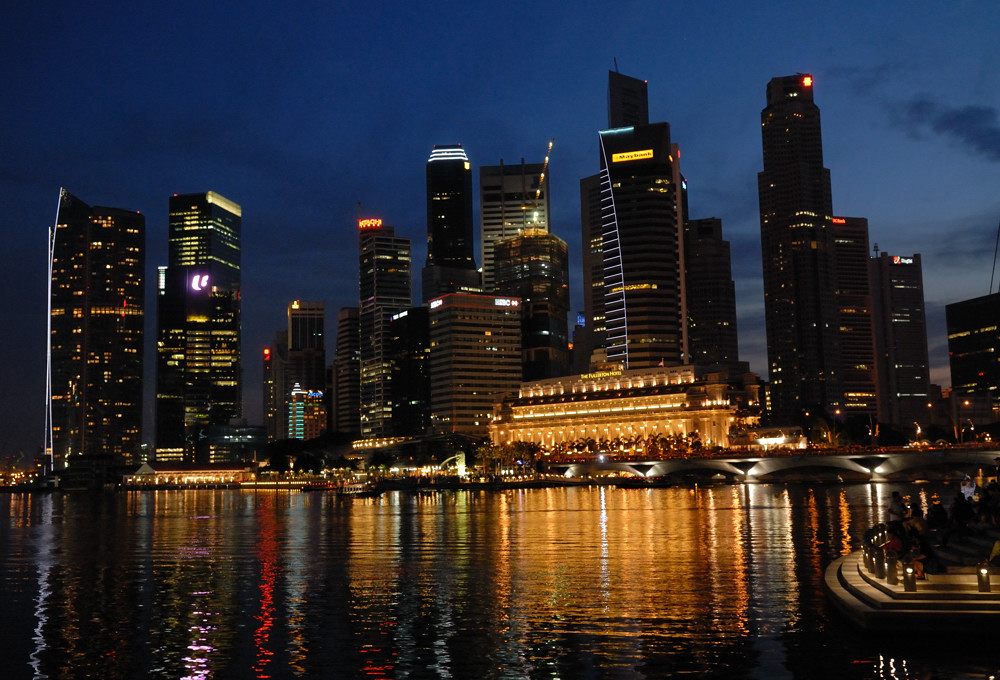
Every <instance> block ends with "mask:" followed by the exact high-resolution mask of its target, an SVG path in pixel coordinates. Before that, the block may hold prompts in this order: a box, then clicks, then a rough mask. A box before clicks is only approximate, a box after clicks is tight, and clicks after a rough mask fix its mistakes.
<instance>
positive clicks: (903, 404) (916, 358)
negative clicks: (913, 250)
mask: <svg viewBox="0 0 1000 680" xmlns="http://www.w3.org/2000/svg"><path fill="white" fill-rule="evenodd" d="M870 266H871V271H872V276H871V281H872V303H873V304H872V307H873V310H874V318H875V350H876V351H875V353H876V356H877V358H878V362H877V363H878V367H879V381H878V383H879V414H878V419H879V421H880V422H883V423H891V424H893V425H895V426H897V427H902V428H904V429H908V428H910V427H911V426H912V427H913V428H914V430H915V429H916V426H915V425H914V423H918V424H920V425H921V426H922V427H926V426H927V424H928V423H929V422H931V420H932V418H933V415H934V414H933V413H932V412H931V408H932V407H929V406H928V404H935V403H937V402H938V400H939V396H938V395H936V394H934V392H932V389H931V384H930V382H931V381H930V368H929V364H930V362H929V359H928V354H927V316H926V312H925V306H924V282H923V273H922V271H921V265H920V255H919V254H915V255H890V254H889V253H881V254H880V255H879V256H878V257H875V258H872V259H871V260H870Z"/></svg>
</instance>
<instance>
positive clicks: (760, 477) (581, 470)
mask: <svg viewBox="0 0 1000 680" xmlns="http://www.w3.org/2000/svg"><path fill="white" fill-rule="evenodd" d="M998 467H1000V450H996V449H990V450H985V449H967V448H947V449H894V450H886V451H880V450H872V451H863V452H856V453H821V452H812V453H804V452H803V453H797V452H795V453H784V452H782V453H780V454H771V455H756V456H754V455H742V456H739V455H732V456H727V455H721V456H719V455H710V456H709V455H706V456H703V457H700V456H697V455H691V456H690V457H688V458H671V459H667V460H614V459H613V458H612V457H610V456H608V455H607V454H603V455H602V454H596V455H595V456H594V458H593V459H592V460H587V461H582V462H553V463H551V464H549V465H548V471H549V472H550V473H555V474H563V475H565V476H567V477H596V476H600V475H607V474H614V473H626V474H630V475H635V476H638V477H646V478H652V477H661V478H662V477H671V476H674V477H697V478H712V477H716V478H717V477H718V476H719V475H721V476H722V477H724V478H726V479H728V480H730V481H747V482H753V481H775V480H781V479H787V478H793V477H808V478H812V479H817V480H823V479H829V480H834V479H841V480H844V481H872V482H879V481H891V480H893V479H897V478H905V477H911V476H919V475H921V474H928V475H934V476H940V475H946V476H948V477H954V476H955V475H957V474H969V475H973V476H975V475H976V474H978V472H979V471H980V470H982V471H983V472H984V473H985V474H987V475H993V474H996V471H997V469H998Z"/></svg>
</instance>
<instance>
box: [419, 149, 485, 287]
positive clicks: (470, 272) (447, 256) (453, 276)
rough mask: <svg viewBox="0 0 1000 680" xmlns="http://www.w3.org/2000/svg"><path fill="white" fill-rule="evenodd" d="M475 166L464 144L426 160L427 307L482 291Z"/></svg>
mask: <svg viewBox="0 0 1000 680" xmlns="http://www.w3.org/2000/svg"><path fill="white" fill-rule="evenodd" d="M472 201H473V196H472V166H471V164H470V163H469V158H468V156H466V155H465V150H464V149H462V145H461V144H454V145H437V146H435V147H434V150H433V151H432V152H431V156H430V158H429V159H428V160H427V262H426V264H425V265H424V269H423V274H422V294H423V299H424V301H425V302H426V301H427V300H430V299H431V298H434V297H437V296H439V295H444V294H445V293H450V292H460V291H479V290H481V289H482V285H481V283H480V277H479V272H478V271H477V270H476V261H475V258H474V257H473V245H474V243H473V241H474V238H475V232H474V225H473V222H472Z"/></svg>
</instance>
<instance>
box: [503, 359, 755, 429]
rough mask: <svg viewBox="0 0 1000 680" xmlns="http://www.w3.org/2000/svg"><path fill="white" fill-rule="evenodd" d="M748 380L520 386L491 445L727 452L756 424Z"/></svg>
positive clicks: (645, 376) (664, 378) (643, 379)
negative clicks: (691, 443)
mask: <svg viewBox="0 0 1000 680" xmlns="http://www.w3.org/2000/svg"><path fill="white" fill-rule="evenodd" d="M758 405H759V400H758V394H757V387H756V384H754V383H753V382H752V381H748V382H747V384H746V386H745V387H744V386H743V384H737V383H731V382H730V381H729V379H728V374H727V373H726V372H714V371H713V372H710V371H707V370H705V369H701V368H698V367H695V366H690V365H689V366H674V367H652V368H643V369H631V370H624V369H622V368H614V369H611V370H605V371H597V372H593V373H585V374H583V375H573V376H566V377H563V378H554V379H551V380H538V381H535V382H526V383H524V384H522V385H521V387H520V390H519V391H518V393H517V395H516V396H513V397H511V398H508V399H506V400H504V401H503V402H502V403H500V404H498V405H497V409H496V411H495V413H494V420H493V423H492V425H491V426H490V436H491V438H492V440H493V443H494V444H501V445H502V444H510V443H513V442H517V441H523V442H535V443H537V444H540V445H541V446H542V447H543V449H551V448H556V447H558V445H560V444H568V443H572V442H580V441H583V440H588V439H592V440H595V441H596V442H601V441H602V440H604V442H605V443H606V442H613V441H616V440H619V441H621V440H626V441H636V440H637V439H642V440H645V439H647V438H648V437H651V436H657V435H664V436H675V435H679V436H681V437H685V438H687V437H690V436H691V435H695V436H696V437H697V439H698V440H699V441H700V442H701V443H702V446H704V447H705V448H712V447H722V448H725V447H728V446H729V444H730V431H731V430H732V429H734V428H742V427H744V426H747V425H751V424H753V423H754V422H755V421H756V416H755V415H750V414H752V413H755V412H756V409H757V407H758Z"/></svg>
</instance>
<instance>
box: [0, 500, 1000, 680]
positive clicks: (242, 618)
mask: <svg viewBox="0 0 1000 680" xmlns="http://www.w3.org/2000/svg"><path fill="white" fill-rule="evenodd" d="M895 489H898V490H900V491H902V492H904V493H907V494H910V495H911V499H912V500H913V502H914V503H918V504H922V505H924V507H926V506H927V505H928V504H929V503H930V498H931V495H932V494H933V493H940V495H941V497H942V498H943V499H945V500H947V499H949V498H950V497H952V496H953V495H954V493H955V491H956V490H957V487H956V486H951V487H949V486H938V487H931V486H929V485H912V486H900V485H885V484H856V485H853V484H849V485H834V484H828V485H816V486H808V485H789V486H784V485H770V484H749V485H720V486H710V487H701V488H699V487H693V488H680V487H674V488H651V489H650V488H647V489H620V488H616V487H613V486H589V487H559V488H549V489H530V490H529V489H524V490H504V491H485V490H475V491H465V490H446V491H435V492H423V493H409V492H401V491H395V492H390V493H386V494H383V495H382V496H381V497H379V498H365V499H361V498H355V499H344V498H340V497H338V496H336V495H335V494H333V493H329V492H313V493H301V492H297V491H287V490H286V491H267V492H263V491H256V492H254V491H241V490H191V491H184V490H173V491H162V490H161V491H141V492H139V491H135V492H118V493H103V494H0V503H3V504H5V505H6V506H7V510H8V515H9V519H8V520H7V522H6V523H4V524H3V525H2V530H0V606H2V614H0V640H2V641H3V645H4V649H3V651H2V652H0V668H2V669H3V672H2V673H0V677H3V678H5V679H7V680H14V679H18V678H104V679H107V680H111V679H116V678H121V679H126V678H127V679H131V678H277V679H283V678H476V679H477V680H482V679H485V678H565V679H576V678H665V677H680V676H687V677H716V678H769V679H771V678H858V679H861V678H932V677H933V678H986V677H989V676H990V674H991V673H992V672H995V671H996V670H997V668H998V667H1000V652H997V651H995V650H996V649H997V648H996V646H995V644H992V643H989V644H986V643H984V641H983V639H980V638H977V637H972V638H970V637H967V636H955V635H953V634H951V633H950V632H949V631H947V630H929V631H927V633H926V635H913V636H899V635H878V634H872V633H870V632H861V631H859V630H857V629H855V628H853V627H852V626H851V625H850V624H849V623H847V622H846V621H844V620H842V619H841V618H840V617H839V616H838V614H837V613H836V612H835V611H834V610H833V608H832V607H831V605H830V604H829V603H828V601H827V599H826V595H825V593H824V591H823V570H824V568H825V567H826V566H827V565H828V564H829V563H830V562H831V561H832V560H834V559H836V558H837V557H839V556H841V555H844V554H846V553H848V552H851V551H853V550H856V549H858V547H859V545H860V541H861V535H862V533H863V532H864V530H865V529H866V528H868V527H869V526H871V525H872V524H874V523H876V522H878V521H880V520H882V519H884V509H885V508H886V506H887V505H888V497H889V494H890V492H891V491H892V490H895Z"/></svg>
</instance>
